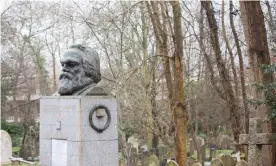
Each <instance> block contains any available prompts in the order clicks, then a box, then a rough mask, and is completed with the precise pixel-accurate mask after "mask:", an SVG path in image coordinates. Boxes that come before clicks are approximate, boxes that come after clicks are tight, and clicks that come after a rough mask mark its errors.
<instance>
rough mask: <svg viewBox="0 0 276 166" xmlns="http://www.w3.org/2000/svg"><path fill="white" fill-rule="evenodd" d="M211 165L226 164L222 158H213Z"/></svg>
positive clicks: (221, 165)
mask: <svg viewBox="0 0 276 166" xmlns="http://www.w3.org/2000/svg"><path fill="white" fill-rule="evenodd" d="M211 166H224V165H223V162H222V161H221V160H220V159H213V160H212V161H211Z"/></svg>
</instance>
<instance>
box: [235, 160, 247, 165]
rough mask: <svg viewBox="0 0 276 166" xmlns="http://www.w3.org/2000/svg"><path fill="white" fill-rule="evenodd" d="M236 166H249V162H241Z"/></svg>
mask: <svg viewBox="0 0 276 166" xmlns="http://www.w3.org/2000/svg"><path fill="white" fill-rule="evenodd" d="M236 166H248V164H247V162H246V161H244V160H241V161H239V162H238V163H237V164H236Z"/></svg>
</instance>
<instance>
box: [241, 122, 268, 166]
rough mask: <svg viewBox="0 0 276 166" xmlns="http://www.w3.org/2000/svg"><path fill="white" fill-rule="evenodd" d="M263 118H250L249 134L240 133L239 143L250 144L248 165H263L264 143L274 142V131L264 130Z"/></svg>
mask: <svg viewBox="0 0 276 166" xmlns="http://www.w3.org/2000/svg"><path fill="white" fill-rule="evenodd" d="M262 123H263V120H262V119H260V118H250V119H249V134H240V137H239V143H240V144H241V145H248V165H250V166H263V162H262V155H261V151H262V145H271V144H272V133H261V132H262Z"/></svg>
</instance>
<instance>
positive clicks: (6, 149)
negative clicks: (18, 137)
mask: <svg viewBox="0 0 276 166" xmlns="http://www.w3.org/2000/svg"><path fill="white" fill-rule="evenodd" d="M10 157H12V141H11V137H10V135H9V133H7V132H6V131H5V130H1V164H6V163H9V162H10V159H9V158H10Z"/></svg>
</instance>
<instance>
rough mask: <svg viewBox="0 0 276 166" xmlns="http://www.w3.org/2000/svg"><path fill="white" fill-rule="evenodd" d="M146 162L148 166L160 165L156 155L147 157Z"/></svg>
mask: <svg viewBox="0 0 276 166" xmlns="http://www.w3.org/2000/svg"><path fill="white" fill-rule="evenodd" d="M148 161H149V166H159V165H160V162H159V159H158V157H157V156H156V155H151V156H149V159H148Z"/></svg>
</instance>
